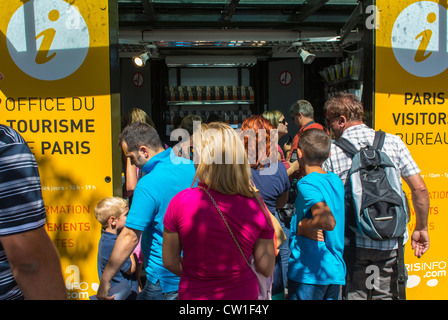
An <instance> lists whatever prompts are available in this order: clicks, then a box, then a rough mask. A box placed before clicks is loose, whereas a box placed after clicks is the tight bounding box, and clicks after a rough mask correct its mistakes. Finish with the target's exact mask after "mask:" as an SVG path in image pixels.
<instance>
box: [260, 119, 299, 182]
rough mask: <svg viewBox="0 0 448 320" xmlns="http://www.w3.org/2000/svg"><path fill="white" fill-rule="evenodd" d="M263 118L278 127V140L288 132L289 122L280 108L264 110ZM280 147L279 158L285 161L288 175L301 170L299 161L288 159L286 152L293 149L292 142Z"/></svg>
mask: <svg viewBox="0 0 448 320" xmlns="http://www.w3.org/2000/svg"><path fill="white" fill-rule="evenodd" d="M263 118H265V119H267V120H269V122H270V123H271V124H272V125H273V126H274V128H276V129H277V132H278V140H280V138H281V137H283V136H284V135H286V134H288V122H286V118H285V115H284V114H283V112H281V111H280V110H269V111H265V112H263ZM277 147H278V159H279V160H280V161H281V162H283V164H284V165H285V167H286V170H287V172H288V176H290V175H291V174H293V173H294V172H295V171H297V170H299V163H298V162H297V161H296V162H289V161H288V160H286V157H285V153H287V152H289V151H291V143H285V144H284V145H283V148H282V147H281V146H280V145H277Z"/></svg>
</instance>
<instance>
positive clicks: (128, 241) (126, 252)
mask: <svg viewBox="0 0 448 320" xmlns="http://www.w3.org/2000/svg"><path fill="white" fill-rule="evenodd" d="M140 233H141V231H139V230H135V229H131V228H127V227H124V228H123V230H121V232H120V234H119V235H118V238H117V240H116V242H115V245H114V249H113V250H112V254H111V255H110V258H109V262H108V263H107V265H106V267H105V268H104V271H103V275H102V276H101V280H100V286H99V288H98V293H97V297H98V299H100V300H113V299H114V296H109V290H110V283H111V280H112V279H113V277H114V276H115V275H116V274H117V272H118V271H120V268H121V266H122V265H123V263H124V262H125V261H126V259H128V258H129V256H130V255H131V254H132V251H133V250H134V248H135V246H136V245H137V244H138V239H139V237H140Z"/></svg>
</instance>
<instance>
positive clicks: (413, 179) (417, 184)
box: [403, 174, 429, 258]
mask: <svg viewBox="0 0 448 320" xmlns="http://www.w3.org/2000/svg"><path fill="white" fill-rule="evenodd" d="M403 180H404V181H405V182H406V183H407V185H408V186H409V188H410V189H411V193H412V205H413V206H414V211H415V219H416V222H415V228H414V231H413V233H412V236H411V245H412V249H413V250H414V254H415V256H416V257H417V258H420V257H421V256H422V255H423V254H424V253H425V252H426V251H428V249H429V234H428V214H429V194H428V189H427V188H426V185H425V182H424V181H423V179H422V177H421V176H420V174H415V175H412V176H409V177H403Z"/></svg>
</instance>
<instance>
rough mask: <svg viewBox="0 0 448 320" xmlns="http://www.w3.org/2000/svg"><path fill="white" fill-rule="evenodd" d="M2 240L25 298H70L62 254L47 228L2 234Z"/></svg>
mask: <svg viewBox="0 0 448 320" xmlns="http://www.w3.org/2000/svg"><path fill="white" fill-rule="evenodd" d="M1 242H2V245H3V247H4V249H5V252H6V257H7V258H8V262H9V264H10V267H11V271H12V274H13V276H14V279H15V281H16V282H17V284H18V286H19V287H20V290H21V291H22V293H23V296H24V297H25V299H27V300H34V299H36V300H66V299H67V292H66V289H65V283H64V279H63V276H62V272H61V264H60V261H59V256H58V253H57V251H56V248H55V246H54V244H53V242H51V239H50V238H49V237H48V234H47V232H46V231H45V229H44V227H40V228H38V229H35V230H31V231H26V232H22V233H17V234H13V235H9V236H3V237H1Z"/></svg>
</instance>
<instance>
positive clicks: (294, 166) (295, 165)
mask: <svg viewBox="0 0 448 320" xmlns="http://www.w3.org/2000/svg"><path fill="white" fill-rule="evenodd" d="M289 167H290V168H291V170H292V171H293V172H296V171H298V170H299V169H300V164H299V161H294V162H290V163H289Z"/></svg>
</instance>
